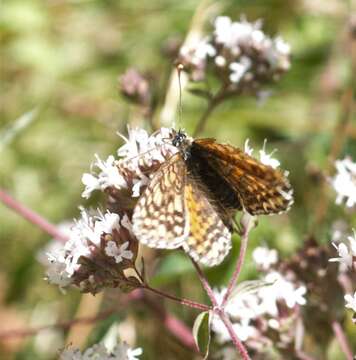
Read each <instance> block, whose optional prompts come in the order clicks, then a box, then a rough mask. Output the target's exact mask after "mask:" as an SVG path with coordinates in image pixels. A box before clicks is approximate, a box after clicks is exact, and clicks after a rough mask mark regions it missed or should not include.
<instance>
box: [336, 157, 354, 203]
mask: <svg viewBox="0 0 356 360" xmlns="http://www.w3.org/2000/svg"><path fill="white" fill-rule="evenodd" d="M335 166H336V170H337V174H336V175H335V177H334V178H333V179H332V180H331V184H332V186H333V187H334V189H335V191H336V192H337V198H336V204H338V205H340V204H341V203H342V202H343V201H344V200H345V201H346V206H347V207H353V206H354V205H355V204H356V163H354V162H352V161H351V158H345V159H344V160H337V161H336V162H335Z"/></svg>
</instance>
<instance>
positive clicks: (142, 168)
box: [82, 128, 177, 198]
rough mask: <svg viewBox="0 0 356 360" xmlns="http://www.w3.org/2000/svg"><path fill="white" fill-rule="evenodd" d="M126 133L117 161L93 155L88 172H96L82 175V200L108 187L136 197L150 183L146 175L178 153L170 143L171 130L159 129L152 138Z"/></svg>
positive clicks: (139, 131) (143, 133)
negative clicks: (90, 169)
mask: <svg viewBox="0 0 356 360" xmlns="http://www.w3.org/2000/svg"><path fill="white" fill-rule="evenodd" d="M128 132H129V137H128V139H126V138H125V137H124V136H122V137H123V138H124V140H125V142H126V143H125V144H124V145H123V146H121V147H120V148H119V149H118V150H117V155H118V157H119V159H118V160H115V158H114V156H112V155H110V156H109V157H108V159H107V160H106V161H103V160H101V159H100V158H99V157H98V155H95V157H96V161H95V162H94V163H93V164H92V166H91V168H92V169H94V168H98V169H99V172H96V173H95V172H94V173H85V174H84V175H83V177H82V182H83V184H84V185H85V190H84V191H83V193H82V196H83V197H84V198H89V197H90V195H91V193H92V192H93V191H94V190H102V191H104V190H106V189H107V188H109V187H112V188H114V189H116V190H128V191H129V192H130V193H131V194H132V196H134V197H137V196H139V195H140V192H141V188H142V187H143V186H145V185H147V183H148V181H149V175H148V174H149V173H152V172H153V170H154V169H155V168H157V167H158V166H159V165H160V164H161V163H162V162H164V161H165V159H167V158H168V157H169V156H171V155H173V154H174V153H175V152H176V151H177V148H176V147H175V146H173V145H171V143H170V141H169V140H170V139H171V129H168V128H161V129H160V130H159V131H157V132H156V133H154V134H152V135H149V134H148V133H147V131H145V130H143V129H130V128H129V129H128Z"/></svg>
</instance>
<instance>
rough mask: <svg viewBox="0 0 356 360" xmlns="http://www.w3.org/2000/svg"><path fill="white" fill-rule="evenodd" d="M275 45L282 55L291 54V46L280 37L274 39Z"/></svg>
mask: <svg viewBox="0 0 356 360" xmlns="http://www.w3.org/2000/svg"><path fill="white" fill-rule="evenodd" d="M274 45H275V48H276V50H277V51H278V52H279V53H280V54H282V55H289V54H290V45H289V44H288V43H287V42H286V41H284V40H283V39H282V38H281V37H280V36H278V37H276V38H275V39H274Z"/></svg>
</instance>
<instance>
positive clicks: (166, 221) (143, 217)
mask: <svg viewBox="0 0 356 360" xmlns="http://www.w3.org/2000/svg"><path fill="white" fill-rule="evenodd" d="M185 183H186V166H185V163H184V160H183V158H182V156H181V154H180V153H178V154H175V155H173V156H172V157H171V158H170V159H169V160H167V162H165V163H164V164H162V165H161V167H160V168H159V169H158V171H157V172H156V173H155V175H154V177H153V178H152V180H151V182H150V183H149V185H148V186H147V188H146V189H145V191H144V193H143V194H142V196H141V197H140V199H139V200H138V203H137V205H136V207H135V209H134V213H133V217H132V219H133V232H134V234H135V235H136V237H137V238H138V239H139V241H140V242H142V243H143V244H146V245H148V246H150V247H154V248H164V249H174V248H177V247H179V246H181V245H182V242H183V241H184V240H185V239H186V237H187V233H188V230H189V229H188V223H187V216H186V210H185V202H184V187H185Z"/></svg>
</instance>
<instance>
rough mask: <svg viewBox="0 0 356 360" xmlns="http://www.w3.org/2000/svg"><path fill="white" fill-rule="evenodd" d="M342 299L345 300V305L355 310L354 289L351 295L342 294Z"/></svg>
mask: <svg viewBox="0 0 356 360" xmlns="http://www.w3.org/2000/svg"><path fill="white" fill-rule="evenodd" d="M344 299H345V301H346V305H345V307H347V308H349V309H352V310H353V311H354V312H356V291H355V293H354V295H353V296H352V295H351V294H346V295H345V296H344Z"/></svg>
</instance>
